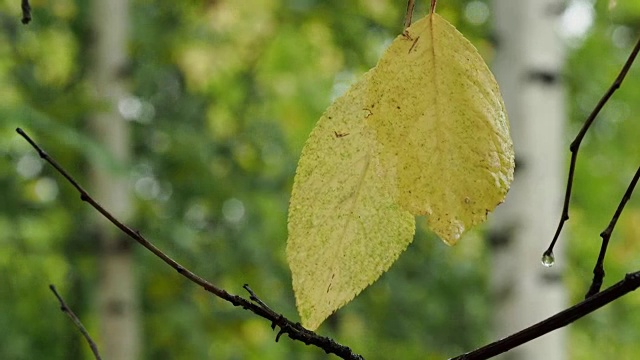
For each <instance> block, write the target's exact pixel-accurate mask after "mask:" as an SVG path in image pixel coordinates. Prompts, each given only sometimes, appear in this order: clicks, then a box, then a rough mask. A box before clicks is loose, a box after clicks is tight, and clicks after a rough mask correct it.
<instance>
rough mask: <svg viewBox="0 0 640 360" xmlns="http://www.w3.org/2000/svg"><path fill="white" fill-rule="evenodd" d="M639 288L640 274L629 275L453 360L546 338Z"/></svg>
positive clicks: (489, 354) (472, 359)
mask: <svg viewBox="0 0 640 360" xmlns="http://www.w3.org/2000/svg"><path fill="white" fill-rule="evenodd" d="M638 287H640V271H638V272H634V273H631V274H627V275H626V276H625V277H624V279H623V280H621V281H620V282H618V283H616V284H615V285H613V286H611V287H609V288H607V289H606V290H604V291H602V292H600V293H598V294H596V295H594V296H592V297H590V298H588V299H586V300H584V301H582V302H581V303H578V304H576V305H574V306H572V307H570V308H568V309H566V310H563V311H561V312H559V313H557V314H555V315H553V316H551V317H550V318H547V319H545V320H543V321H540V322H539V323H537V324H535V325H533V326H530V327H528V328H526V329H524V330H521V331H519V332H517V333H515V334H513V335H510V336H508V337H506V338H504V339H501V340H498V341H496V342H493V343H491V344H489V345H486V346H483V347H481V348H479V349H476V350H474V351H472V352H469V353H466V354H463V355H460V356H456V357H455V358H452V359H451V360H481V359H489V358H491V357H493V356H496V355H499V354H502V353H504V352H507V351H509V350H511V349H513V348H515V347H518V346H520V345H522V344H524V343H527V342H529V341H531V340H533V339H536V338H538V337H540V336H542V335H545V334H547V333H550V332H552V331H554V330H557V329H559V328H561V327H563V326H567V325H569V324H570V323H572V322H574V321H576V320H578V319H580V318H581V317H583V316H585V315H587V314H590V313H592V312H594V311H596V310H598V309H599V308H601V307H603V306H605V305H607V304H609V303H610V302H612V301H614V300H617V299H618V298H620V297H622V296H624V295H626V294H628V293H630V292H632V291H634V290H636V289H637V288H638Z"/></svg>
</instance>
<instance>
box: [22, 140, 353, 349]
mask: <svg viewBox="0 0 640 360" xmlns="http://www.w3.org/2000/svg"><path fill="white" fill-rule="evenodd" d="M16 132H18V134H20V135H21V136H22V137H24V138H25V140H27V141H28V142H29V144H31V146H33V148H34V149H35V150H36V151H37V152H38V155H39V156H40V157H41V158H42V159H44V160H45V161H47V162H48V163H49V164H51V166H53V167H54V168H55V169H56V170H57V171H58V172H59V173H60V174H61V175H62V176H64V178H65V179H67V181H69V183H70V184H71V185H72V186H73V187H74V188H76V190H77V191H78V192H79V193H80V199H81V200H82V201H85V202H88V203H89V204H90V205H91V206H92V207H93V208H94V209H96V210H98V212H99V213H100V214H102V215H103V216H104V217H106V218H107V219H108V220H109V221H110V222H111V223H112V224H114V225H115V226H116V227H117V228H118V229H120V230H121V231H122V232H124V233H125V234H127V235H128V236H129V237H130V238H132V239H133V240H135V241H136V242H138V243H139V244H140V245H142V246H144V247H145V248H146V249H147V250H149V251H151V252H152V253H153V254H154V255H156V256H157V257H159V258H160V259H161V260H162V261H164V262H165V263H166V264H167V265H169V266H171V267H172V268H173V269H175V270H176V271H177V272H178V273H179V274H180V275H182V276H184V277H185V278H187V279H189V280H190V281H192V282H193V283H195V284H197V285H199V286H201V287H202V288H204V289H205V290H206V291H208V292H210V293H212V294H214V295H215V296H217V297H219V298H221V299H223V300H226V301H228V302H230V303H231V304H233V305H234V306H240V307H242V308H243V309H246V310H249V311H251V312H253V313H254V314H256V315H258V316H260V317H263V318H265V319H267V320H269V321H271V327H272V328H273V329H275V327H276V326H277V327H279V328H280V331H279V332H278V335H277V338H276V339H279V338H280V336H281V335H282V334H286V335H287V336H289V337H290V338H291V339H293V340H298V341H302V342H303V343H305V344H307V345H314V346H317V347H319V348H321V349H322V350H324V351H325V352H327V353H331V354H336V355H337V356H339V357H341V358H343V359H350V360H360V359H364V358H363V357H362V356H361V355H358V354H355V353H354V352H353V351H351V349H350V348H349V347H347V346H344V345H341V344H339V343H337V342H336V341H335V340H333V339H331V338H328V337H324V336H320V335H318V334H316V333H315V332H313V331H311V330H308V329H306V328H304V327H303V326H302V325H300V323H294V322H292V321H291V320H289V319H287V318H286V317H284V316H283V315H281V314H278V313H276V312H274V311H273V310H271V309H270V308H269V307H267V306H266V305H265V304H264V302H262V301H261V300H259V299H258V298H257V297H256V296H255V294H254V293H253V292H252V291H250V290H249V289H248V288H247V290H248V291H249V293H250V295H251V297H252V300H253V302H252V301H250V300H247V299H245V298H243V297H241V296H239V295H233V294H230V293H228V292H227V291H226V290H224V289H221V288H218V287H217V286H215V285H213V284H212V283H210V282H208V281H207V280H205V279H203V278H202V277H200V276H198V275H196V274H195V273H193V272H192V271H191V270H189V269H187V268H185V267H184V266H182V265H180V264H179V263H178V262H176V261H175V260H173V259H172V258H171V257H169V256H168V255H167V254H165V253H164V252H162V251H161V250H160V249H158V248H157V247H156V246H155V245H153V244H152V243H151V242H149V240H147V239H146V238H145V237H144V236H142V234H140V232H139V231H137V230H133V229H131V228H130V227H128V226H127V225H125V224H123V223H121V222H120V221H119V220H118V219H116V218H115V217H114V216H113V215H111V214H110V213H109V212H108V211H107V210H105V209H104V208H103V207H102V206H101V205H100V204H99V203H98V202H97V201H96V200H94V199H93V198H92V197H91V196H90V195H89V194H88V193H87V192H86V191H85V190H84V189H83V188H82V187H81V186H80V185H79V184H78V182H77V181H76V180H75V179H74V178H73V177H72V176H71V175H70V174H69V173H68V172H67V171H66V170H65V169H64V168H63V167H62V166H60V164H58V163H57V162H56V161H55V160H54V159H53V158H52V157H51V156H49V154H47V153H46V152H45V151H44V150H43V149H42V148H40V146H39V145H38V144H36V143H35V142H34V141H33V140H32V139H31V138H30V137H29V136H28V135H27V134H26V133H25V132H24V131H23V130H22V129H20V128H18V129H16Z"/></svg>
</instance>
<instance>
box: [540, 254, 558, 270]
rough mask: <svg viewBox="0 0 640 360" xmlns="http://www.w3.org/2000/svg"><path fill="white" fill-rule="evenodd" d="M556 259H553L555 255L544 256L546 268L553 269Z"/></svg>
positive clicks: (543, 260)
mask: <svg viewBox="0 0 640 360" xmlns="http://www.w3.org/2000/svg"><path fill="white" fill-rule="evenodd" d="M555 261H556V259H555V258H554V257H553V253H546V252H545V253H544V254H542V265H544V266H546V267H552V266H553V264H554V262H555Z"/></svg>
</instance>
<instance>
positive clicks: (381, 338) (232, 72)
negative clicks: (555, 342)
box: [0, 0, 640, 359]
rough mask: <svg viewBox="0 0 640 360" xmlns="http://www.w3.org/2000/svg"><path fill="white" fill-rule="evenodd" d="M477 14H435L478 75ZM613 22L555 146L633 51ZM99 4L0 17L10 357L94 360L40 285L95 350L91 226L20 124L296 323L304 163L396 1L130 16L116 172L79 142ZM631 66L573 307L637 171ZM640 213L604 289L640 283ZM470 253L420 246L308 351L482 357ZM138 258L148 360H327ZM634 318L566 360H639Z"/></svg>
mask: <svg viewBox="0 0 640 360" xmlns="http://www.w3.org/2000/svg"><path fill="white" fill-rule="evenodd" d="M423 3H424V4H423ZM470 3H474V4H475V6H477V5H478V4H486V3H485V2H480V1H475V2H468V1H462V0H457V1H441V2H440V3H439V4H438V11H439V13H440V14H441V15H442V16H444V17H445V18H447V19H448V20H449V21H451V22H453V23H454V24H455V25H456V26H457V27H458V28H459V30H460V31H461V32H463V33H464V34H465V35H466V36H467V37H468V38H470V39H471V40H472V42H474V44H475V45H476V46H477V47H478V48H479V50H480V51H481V53H482V54H483V55H485V57H486V58H487V59H488V60H489V61H490V59H491V55H492V52H493V50H492V45H491V42H490V41H489V38H490V36H489V35H490V19H488V20H487V21H485V22H483V23H480V24H477V23H472V22H470V21H469V17H468V13H466V11H468V9H469V6H470ZM608 3H609V2H608V1H597V2H596V3H595V9H596V11H595V15H596V17H595V23H594V25H593V27H592V28H591V30H590V31H589V32H588V33H587V34H586V36H585V38H584V39H583V40H581V41H573V42H572V43H571V44H570V45H571V47H570V57H569V60H568V66H567V71H566V73H565V80H566V83H567V85H568V86H569V96H568V101H569V104H570V111H571V125H570V126H569V128H568V131H567V144H568V142H569V140H570V139H569V138H570V137H571V136H573V135H574V134H575V133H576V132H577V129H578V128H579V124H580V122H581V121H582V120H583V119H584V118H585V117H586V115H587V114H588V112H589V111H590V110H591V108H592V106H593V105H594V104H595V102H596V101H597V99H598V98H599V97H600V96H601V94H602V93H603V92H604V90H605V89H606V87H607V86H608V85H609V83H610V81H611V80H612V79H613V78H614V77H615V75H616V73H617V71H618V70H619V67H620V66H621V64H622V62H623V61H624V59H625V57H626V56H627V54H628V52H629V51H630V48H631V46H632V44H633V42H634V41H635V39H636V38H637V37H638V36H639V33H640V32H639V29H640V9H638V7H637V6H635V5H633V2H623V1H620V4H619V5H618V7H616V8H615V9H614V10H613V11H610V10H609V9H608V8H607V6H608ZM89 5H90V4H89V2H88V1H80V0H76V1H73V0H39V1H32V6H33V8H34V21H33V23H32V24H30V25H28V26H23V25H22V24H20V23H19V19H20V14H19V4H18V2H17V1H9V0H5V1H3V2H2V3H0V26H1V28H2V31H1V32H0V119H2V120H0V155H1V156H0V196H1V198H0V199H1V200H0V329H1V331H2V334H3V336H2V337H0V358H2V359H40V358H47V359H70V358H78V359H80V358H90V355H89V353H88V349H87V347H86V345H85V343H84V342H83V340H82V339H81V338H80V336H79V334H78V333H77V330H76V329H75V328H73V326H71V324H70V323H69V321H68V319H67V318H66V317H65V316H64V315H63V314H62V313H60V311H59V308H58V305H57V303H56V301H55V299H54V298H53V296H52V294H51V293H50V292H49V290H48V288H47V286H48V284H50V283H54V284H56V285H57V287H58V289H59V291H60V292H61V293H62V294H63V296H64V297H65V298H66V299H67V301H68V302H69V304H70V306H71V307H72V308H74V309H75V311H76V313H77V314H78V315H79V316H80V317H81V318H82V320H83V321H84V323H85V325H87V327H88V329H89V331H90V332H92V333H93V334H94V336H95V337H96V338H97V340H98V341H99V340H100V339H99V334H97V331H98V330H97V329H98V327H97V322H96V321H97V319H96V315H95V303H96V298H95V293H94V288H95V284H96V281H97V279H98V275H99V274H98V273H97V270H96V269H97V263H96V252H97V251H98V246H96V243H95V241H94V236H93V234H94V231H95V230H94V226H93V225H92V221H93V220H92V216H91V210H90V209H89V208H88V207H87V206H86V205H85V204H83V203H82V202H80V201H79V200H78V196H77V194H75V193H74V192H73V191H72V189H71V187H70V186H68V185H67V184H66V183H64V182H63V181H62V180H61V179H60V177H59V176H58V175H57V174H55V173H54V172H53V171H52V169H51V168H49V167H48V166H43V164H42V163H41V162H40V161H39V160H38V159H37V157H36V154H35V153H34V152H33V150H32V149H31V148H30V147H29V146H28V144H27V143H26V142H24V141H23V140H22V139H21V138H19V137H18V136H17V134H15V128H16V127H18V126H20V127H23V128H25V130H27V131H28V132H29V133H30V134H31V135H32V136H33V137H34V138H35V139H37V141H38V142H39V143H41V145H42V146H43V147H45V149H47V150H48V151H49V152H50V153H51V154H52V155H54V156H55V157H56V159H57V160H58V161H59V162H60V163H62V164H64V165H65V167H67V169H68V170H70V171H71V172H72V173H73V174H75V175H76V176H77V177H78V179H79V180H80V181H81V182H82V183H86V182H87V179H86V176H85V175H86V172H87V171H86V170H87V164H89V163H90V162H107V163H111V164H112V165H113V168H114V171H121V172H126V173H127V175H128V176H129V178H130V186H131V192H132V194H134V195H135V199H136V200H135V206H136V209H137V211H136V215H135V217H134V219H133V220H132V226H133V227H135V228H137V229H140V230H141V231H142V232H143V233H144V234H146V235H147V237H148V238H150V239H152V240H153V241H154V242H155V243H156V244H157V245H158V246H159V247H160V248H162V249H164V250H165V251H166V252H167V253H168V254H170V255H171V256H173V257H174V258H175V259H176V260H178V261H180V262H181V263H183V264H185V265H188V266H189V267H190V268H191V269H193V270H194V271H195V272H196V273H198V274H200V275H202V276H203V277H205V278H207V279H209V280H211V281H213V282H214V283H216V284H218V285H220V286H222V287H224V288H225V289H227V290H228V291H230V292H234V293H242V292H243V290H242V284H244V283H249V284H250V285H251V287H252V288H253V289H254V290H255V291H256V292H257V293H258V294H259V295H260V296H261V297H262V298H263V300H265V301H266V302H267V303H268V304H270V305H271V306H272V307H273V308H275V309H277V310H278V311H281V312H283V313H284V314H285V315H286V316H288V317H289V318H292V319H295V318H297V315H296V312H295V306H294V300H293V294H292V292H291V285H290V275H289V271H288V269H287V265H286V261H285V256H284V247H285V239H286V212H287V205H288V197H289V192H290V189H291V183H292V180H293V174H294V171H295V165H296V161H297V157H298V155H299V153H300V150H301V148H302V145H303V143H304V140H305V139H306V137H307V136H308V134H309V132H310V130H311V128H312V127H313V125H314V123H315V121H316V120H317V119H318V118H319V117H320V114H321V113H322V111H323V110H324V109H325V108H326V107H327V106H328V104H329V103H330V102H331V100H332V98H334V97H335V96H336V95H337V94H339V93H340V92H341V91H343V90H344V89H345V88H346V87H347V86H348V85H349V84H350V82H352V81H353V80H354V79H355V78H356V77H357V76H358V75H360V74H361V73H362V72H364V71H366V70H367V69H368V68H370V67H371V66H373V65H374V64H375V63H376V61H377V58H378V57H379V55H380V54H381V52H382V50H383V49H384V48H385V46H386V45H387V44H388V43H389V41H390V40H391V39H392V38H393V37H394V36H395V35H396V34H397V33H399V32H400V31H401V24H402V18H403V15H404V5H405V2H401V1H391V0H376V1H372V0H360V1H342V0H326V1H319V0H254V1H246V2H243V1H240V2H239V1H225V0H218V1H196V0H193V1H170V0H156V1H149V0H132V15H133V16H132V28H131V43H130V57H131V64H130V67H129V68H128V69H127V73H128V75H129V76H130V79H131V81H130V91H131V94H132V97H131V99H129V101H128V102H126V103H123V104H122V110H123V113H124V114H125V115H126V116H127V117H128V119H129V120H130V125H131V128H132V131H133V134H134V143H135V149H134V154H133V159H134V160H133V163H132V164H127V165H126V166H123V165H122V164H116V163H115V162H114V161H113V160H112V159H111V158H110V156H109V155H108V154H107V153H106V152H105V151H104V149H102V148H100V147H99V146H97V145H95V143H94V142H92V140H91V139H89V138H88V137H87V135H85V129H86V123H87V119H88V117H89V116H90V114H91V113H92V111H93V110H94V109H96V108H99V107H101V106H104V105H103V104H99V103H95V102H94V101H93V100H92V89H91V88H90V85H89V84H88V82H87V77H88V76H89V75H90V70H89V62H88V61H89V60H88V55H87V49H88V48H89V45H90V43H91V24H90V20H89V19H88V16H87V14H88V6H89ZM426 5H427V4H426V2H418V7H417V9H416V14H425V13H426V9H425V6H426ZM416 16H419V15H416ZM638 68H639V67H638V65H636V66H634V69H633V70H632V71H631V73H630V74H629V77H628V79H627V80H626V83H625V84H624V86H623V88H622V89H621V90H620V92H619V94H617V95H616V96H615V97H614V100H612V102H611V103H610V104H609V105H608V106H607V108H606V109H605V111H604V112H603V114H602V116H601V118H600V119H599V120H598V123H596V125H595V128H594V129H593V133H591V134H590V135H588V136H587V139H586V141H585V143H584V144H583V147H584V149H583V150H582V151H583V153H581V155H580V158H579V167H578V172H577V183H576V188H575V196H574V201H573V208H572V218H571V220H570V226H571V227H570V230H571V236H570V237H569V239H568V241H569V242H570V247H569V249H570V259H569V261H568V264H567V267H566V268H567V271H566V284H567V286H568V287H569V289H570V291H571V300H572V302H577V301H579V300H580V299H581V297H582V296H583V295H582V294H583V293H584V291H585V290H586V287H587V284H588V281H589V280H590V278H591V273H590V272H591V267H592V266H593V262H594V261H595V257H596V254H597V249H598V246H599V242H598V239H599V238H598V233H599V232H600V231H601V230H602V229H604V227H605V226H606V224H607V222H608V219H609V217H610V214H612V213H613V211H614V210H615V207H616V206H617V203H618V200H619V198H620V196H621V195H622V194H623V192H624V190H625V188H626V185H627V183H628V181H629V180H630V179H631V176H632V175H633V172H634V171H635V169H636V168H637V165H638V162H639V161H640V158H639V157H638V154H640V142H638V141H637V138H638V136H640V122H638V121H636V117H637V116H636V114H639V113H640V91H639V90H638V89H640V76H639V75H640V71H639V70H637V69H638ZM566 156H567V159H568V151H567V154H566ZM637 199H638V196H637V194H636V196H635V197H634V199H632V201H631V203H630V204H629V206H628V209H627V210H626V212H625V214H624V215H623V217H622V219H621V220H620V223H619V225H618V228H617V230H616V232H615V233H614V237H613V239H612V245H611V250H610V256H609V258H608V261H607V278H606V280H607V283H612V282H614V281H617V280H618V279H620V278H621V277H622V275H623V274H624V273H625V272H628V271H632V270H638V269H639V268H640V266H638V265H640V261H639V260H638V259H640V256H638V255H637V254H640V245H638V244H639V242H638V240H639V239H640V236H639V235H640V206H639V205H640V204H639V201H638V200H637ZM552 231H553V229H549V234H550V235H551V233H552ZM480 235H481V234H479V233H476V234H471V235H470V236H468V237H466V238H465V239H464V241H463V242H464V244H461V245H460V246H457V247H454V248H448V247H446V246H445V245H444V244H442V243H441V242H440V241H439V240H437V239H435V238H434V237H433V236H432V235H430V234H428V233H427V232H426V231H424V230H423V229H419V230H418V234H417V236H416V239H415V241H414V243H413V244H412V245H411V246H410V249H409V250H408V251H407V252H406V253H405V254H403V255H402V256H401V257H400V260H399V261H398V262H397V263H396V264H395V265H394V267H393V269H392V270H391V271H390V272H389V273H387V274H385V275H384V276H383V277H382V278H381V280H380V281H378V282H377V283H375V284H374V285H373V286H372V287H371V288H369V289H368V290H366V291H365V292H364V293H363V294H362V295H361V296H359V297H358V298H357V299H356V300H355V301H354V302H353V303H351V304H350V305H348V306H346V307H345V308H344V309H343V310H340V311H339V313H338V314H336V315H334V316H333V317H332V318H330V320H329V321H328V323H327V324H325V325H323V326H322V327H321V328H320V330H319V331H320V333H321V334H323V335H328V336H331V337H334V338H336V339H337V340H338V341H340V342H342V343H345V344H347V345H349V346H351V347H352V348H353V349H354V350H355V351H356V352H359V353H362V354H363V355H364V356H365V357H366V358H367V359H388V358H403V359H417V358H446V357H450V356H453V355H456V354H458V353H461V352H463V351H468V350H471V349H473V348H475V347H477V346H479V345H481V344H482V343H484V342H486V341H489V340H491V335H490V310H491V304H490V299H489V296H488V293H487V292H486V288H487V275H488V272H489V269H490V261H491V260H490V259H491V258H490V254H488V253H487V249H486V248H485V245H484V242H483V241H482V239H481V236H480ZM540 241H541V243H546V242H547V241H548V239H541V240H540ZM543 247H544V245H541V248H543ZM136 252H137V253H136V258H137V262H138V264H139V268H138V275H139V277H140V284H141V288H140V295H141V297H142V306H143V309H142V310H143V328H144V329H143V333H144V347H143V352H144V358H149V359H151V358H153V359H207V358H211V359H214V358H215V359H323V358H327V357H328V356H327V355H325V354H323V353H322V352H321V351H320V350H317V349H312V348H308V347H306V346H305V345H303V344H302V343H294V342H292V341H290V340H288V339H287V338H283V339H281V341H280V343H279V344H275V343H274V338H275V333H273V332H272V331H271V329H270V327H269V324H268V323H267V322H266V321H263V320H261V319H259V318H257V317H255V316H253V315H252V314H250V313H248V312H245V311H242V310H240V309H237V308H234V307H232V306H230V305H229V304H227V303H224V302H222V301H220V300H218V299H215V298H213V297H211V296H210V295H208V294H207V293H205V292H204V291H203V290H201V289H199V288H197V287H195V286H194V285H192V284H191V283H188V282H186V281H185V280H183V279H182V278H180V277H178V276H177V275H176V274H175V272H174V271H172V270H170V269H169V268H168V267H167V266H165V265H164V264H162V263H160V261H158V260H157V259H155V258H154V257H152V256H151V255H150V254H148V253H146V252H144V251H142V250H141V249H137V250H136ZM532 256H539V254H532ZM638 304H640V296H637V295H636V294H631V295H630V296H627V297H626V298H625V299H623V300H621V301H619V302H616V303H615V304H613V305H611V306H609V307H607V308H605V309H603V310H600V311H599V312H597V313H596V314H594V315H592V316H590V317H588V318H586V319H583V320H580V321H579V322H577V323H576V324H575V326H572V327H571V344H570V345H571V346H570V349H571V353H572V358H576V359H599V358H633V357H635V356H638V350H637V345H636V344H637V340H638V339H640V331H639V330H638V324H640V310H638V309H639V308H640V307H638V306H637V305H638ZM493 310H495V311H499V309H493Z"/></svg>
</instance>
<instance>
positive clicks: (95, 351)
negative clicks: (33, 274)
mask: <svg viewBox="0 0 640 360" xmlns="http://www.w3.org/2000/svg"><path fill="white" fill-rule="evenodd" d="M49 289H51V291H52V292H53V295H55V296H56V297H57V298H58V301H59V302H60V310H62V312H64V313H66V314H67V315H68V316H69V318H71V321H73V323H74V324H75V325H76V327H77V328H78V330H80V332H81V333H82V336H84V338H85V339H86V340H87V342H88V343H89V347H90V348H91V352H92V353H93V356H94V357H95V358H96V360H101V359H102V358H101V357H100V352H98V346H96V343H95V342H94V341H93V339H92V338H91V335H89V332H88V331H87V329H85V327H84V325H82V322H81V321H80V319H78V317H77V316H76V314H74V313H73V311H71V309H70V308H69V306H67V303H65V302H64V300H63V299H62V296H60V294H58V291H57V290H56V287H55V286H53V285H49Z"/></svg>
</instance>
